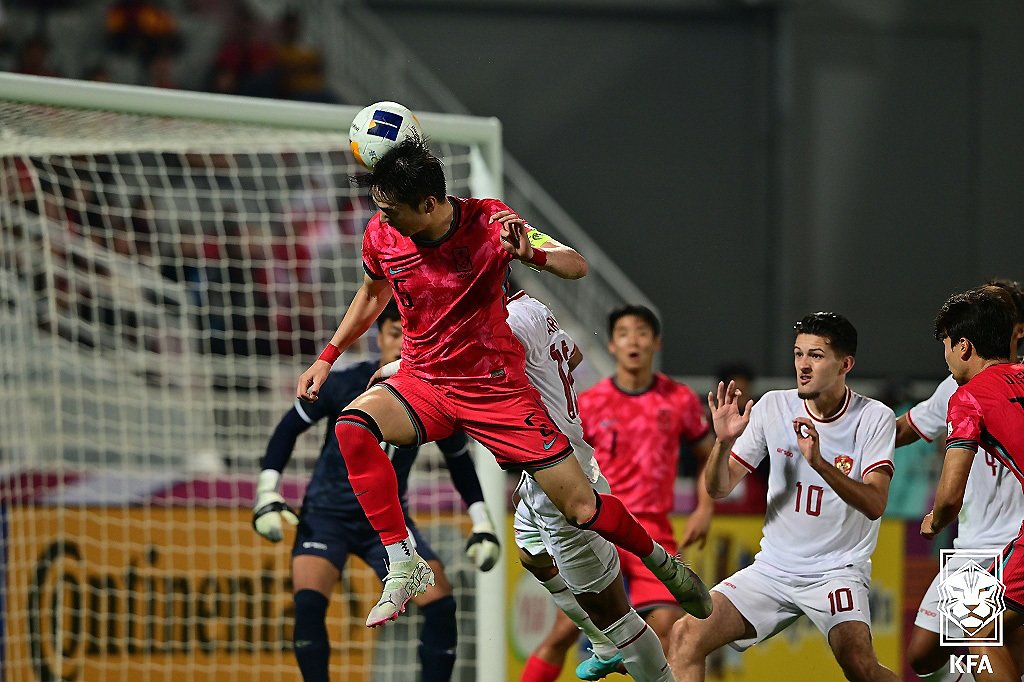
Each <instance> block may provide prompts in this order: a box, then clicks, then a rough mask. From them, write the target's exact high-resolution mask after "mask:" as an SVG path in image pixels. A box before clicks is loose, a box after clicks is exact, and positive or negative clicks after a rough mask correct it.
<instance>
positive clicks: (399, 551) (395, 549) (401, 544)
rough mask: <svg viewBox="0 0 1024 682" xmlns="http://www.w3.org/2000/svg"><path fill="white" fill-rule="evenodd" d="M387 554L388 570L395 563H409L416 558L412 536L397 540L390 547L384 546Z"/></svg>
mask: <svg viewBox="0 0 1024 682" xmlns="http://www.w3.org/2000/svg"><path fill="white" fill-rule="evenodd" d="M384 549H386V550H387V552H388V568H389V569H390V568H391V567H392V566H394V565H395V563H397V562H402V561H409V560H410V559H412V558H413V557H414V556H416V545H414V544H413V542H412V536H411V535H410V536H409V537H407V538H405V539H404V540H399V541H398V542H395V543H393V544H390V545H384Z"/></svg>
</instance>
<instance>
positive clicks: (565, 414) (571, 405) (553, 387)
mask: <svg viewBox="0 0 1024 682" xmlns="http://www.w3.org/2000/svg"><path fill="white" fill-rule="evenodd" d="M508 325H509V327H511V328H512V333H513V334H515V335H516V338H517V339H519V342H520V343H522V344H523V348H524V350H525V351H526V376H527V377H528V378H529V379H530V383H531V384H533V386H534V388H536V389H537V391H538V392H539V393H540V396H541V399H542V400H543V401H544V407H546V408H547V409H548V415H549V416H550V417H551V421H553V422H554V424H555V426H557V427H558V430H559V431H561V432H562V433H564V434H565V436H566V437H567V438H568V439H569V442H570V443H572V447H573V451H574V452H575V454H576V459H578V460H579V462H580V465H581V466H582V467H583V471H584V472H585V473H586V474H587V477H588V478H589V479H590V482H591V483H594V482H596V481H597V480H598V477H599V476H600V475H601V471H600V469H599V468H598V466H597V460H596V459H594V449H593V448H592V447H590V445H589V444H588V443H587V442H586V441H585V440H584V439H583V424H582V422H581V421H580V416H579V403H578V400H577V398H576V390H575V389H574V388H573V378H572V370H570V369H569V360H570V358H572V355H573V351H574V350H575V349H576V342H575V341H573V339H572V337H571V336H569V334H568V333H567V332H566V331H565V330H564V329H562V328H561V326H560V325H559V324H558V320H557V319H555V314H554V313H553V312H551V309H550V308H548V307H547V306H546V305H544V304H543V303H541V302H540V301H538V300H537V299H535V298H531V297H530V296H527V295H526V294H523V293H520V294H516V295H515V296H513V297H512V298H510V299H509V302H508Z"/></svg>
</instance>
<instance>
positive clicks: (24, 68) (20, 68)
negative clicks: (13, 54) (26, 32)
mask: <svg viewBox="0 0 1024 682" xmlns="http://www.w3.org/2000/svg"><path fill="white" fill-rule="evenodd" d="M49 62H50V41H49V40H47V39H46V36H45V35H43V34H42V33H37V34H36V35H34V36H32V37H31V38H29V39H28V41H26V42H25V43H24V44H22V46H21V49H20V50H19V51H18V57H17V60H16V62H15V65H14V71H15V73H23V74H26V75H29V76H58V75H60V74H58V73H57V72H56V71H54V70H53V69H51V68H50V66H49Z"/></svg>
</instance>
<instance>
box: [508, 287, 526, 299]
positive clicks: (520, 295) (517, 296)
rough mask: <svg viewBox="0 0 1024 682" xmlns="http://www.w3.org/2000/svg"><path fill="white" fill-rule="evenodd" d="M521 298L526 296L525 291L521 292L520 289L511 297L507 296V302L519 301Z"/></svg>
mask: <svg viewBox="0 0 1024 682" xmlns="http://www.w3.org/2000/svg"><path fill="white" fill-rule="evenodd" d="M523 296H526V292H525V291H523V290H522V289H520V290H519V291H517V292H516V293H514V294H512V295H511V296H509V297H508V300H510V301H515V300H517V299H520V298H522V297H523Z"/></svg>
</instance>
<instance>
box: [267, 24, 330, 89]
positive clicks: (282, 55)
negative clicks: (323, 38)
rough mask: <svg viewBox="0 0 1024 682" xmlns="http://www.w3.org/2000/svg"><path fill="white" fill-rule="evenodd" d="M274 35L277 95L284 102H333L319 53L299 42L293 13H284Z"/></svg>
mask: <svg viewBox="0 0 1024 682" xmlns="http://www.w3.org/2000/svg"><path fill="white" fill-rule="evenodd" d="M278 31H279V40H280V42H279V43H278V45H277V62H278V69H279V82H278V86H279V88H280V89H279V92H278V94H279V95H280V96H281V97H283V98H285V99H295V100H302V101H305V102H327V103H333V102H334V101H335V100H336V98H335V97H334V95H333V94H332V93H331V92H330V90H328V88H327V78H326V75H325V67H324V55H323V52H322V51H321V50H320V49H319V48H317V47H313V46H312V45H305V44H303V43H302V42H301V35H302V24H301V19H300V17H299V13H298V12H297V11H295V10H289V11H287V12H285V13H284V15H282V17H281V20H280V23H279V26H278Z"/></svg>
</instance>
